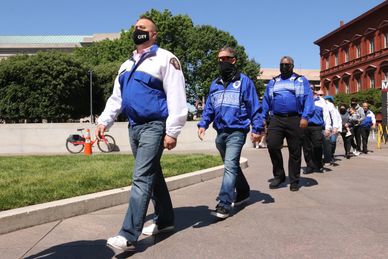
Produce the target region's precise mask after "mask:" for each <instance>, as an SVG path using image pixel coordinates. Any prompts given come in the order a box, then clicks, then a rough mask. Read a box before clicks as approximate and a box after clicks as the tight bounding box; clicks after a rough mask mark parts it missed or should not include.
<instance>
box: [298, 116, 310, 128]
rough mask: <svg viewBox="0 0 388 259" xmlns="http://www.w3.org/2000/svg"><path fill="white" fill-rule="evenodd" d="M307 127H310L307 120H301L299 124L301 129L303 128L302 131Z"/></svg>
mask: <svg viewBox="0 0 388 259" xmlns="http://www.w3.org/2000/svg"><path fill="white" fill-rule="evenodd" d="M307 125H308V121H307V120H306V119H303V118H302V119H300V122H299V127H301V128H302V129H304V128H307Z"/></svg>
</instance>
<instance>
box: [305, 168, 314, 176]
mask: <svg viewBox="0 0 388 259" xmlns="http://www.w3.org/2000/svg"><path fill="white" fill-rule="evenodd" d="M313 172H314V169H313V168H311V167H306V169H305V170H304V171H303V173H304V174H311V173H313Z"/></svg>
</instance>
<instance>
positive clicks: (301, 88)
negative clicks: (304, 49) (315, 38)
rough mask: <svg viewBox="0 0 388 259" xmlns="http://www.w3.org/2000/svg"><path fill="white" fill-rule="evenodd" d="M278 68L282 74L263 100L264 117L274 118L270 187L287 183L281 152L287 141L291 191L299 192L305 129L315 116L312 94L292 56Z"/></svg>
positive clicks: (270, 135) (270, 138) (270, 131)
mask: <svg viewBox="0 0 388 259" xmlns="http://www.w3.org/2000/svg"><path fill="white" fill-rule="evenodd" d="M279 67H280V75H279V76H277V77H275V78H273V79H272V80H271V81H269V83H268V84H267V86H266V89H265V94H264V98H263V113H262V114H263V117H265V118H267V116H271V123H270V124H269V127H268V136H267V148H268V152H269V155H270V157H271V162H272V167H273V169H272V173H273V176H274V179H273V180H272V182H271V183H270V184H269V188H270V189H274V188H279V187H280V186H281V184H282V183H283V182H284V181H285V180H286V174H285V171H284V167H283V156H282V151H281V149H282V147H283V141H284V138H286V139H287V144H288V151H289V160H288V175H289V180H290V181H289V182H290V191H298V190H299V179H300V166H301V153H302V138H303V129H304V128H306V127H307V125H308V121H309V119H310V118H311V117H312V116H313V114H314V98H313V91H312V90H311V88H310V84H309V82H308V80H307V79H306V78H305V77H304V76H300V75H298V74H296V73H294V71H293V69H294V60H293V59H292V58H291V57H289V56H284V57H282V58H281V59H280V65H279Z"/></svg>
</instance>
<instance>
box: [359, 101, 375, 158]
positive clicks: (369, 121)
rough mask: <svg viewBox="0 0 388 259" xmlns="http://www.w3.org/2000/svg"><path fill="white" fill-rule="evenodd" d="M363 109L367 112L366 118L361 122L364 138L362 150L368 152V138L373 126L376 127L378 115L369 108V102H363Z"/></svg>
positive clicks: (361, 132)
mask: <svg viewBox="0 0 388 259" xmlns="http://www.w3.org/2000/svg"><path fill="white" fill-rule="evenodd" d="M362 109H364V112H365V118H364V120H362V122H361V123H360V135H361V140H362V152H363V153H364V154H368V139H369V133H370V129H371V128H373V129H374V128H375V127H376V117H375V115H374V113H373V112H372V111H371V110H369V104H368V103H367V102H364V103H362Z"/></svg>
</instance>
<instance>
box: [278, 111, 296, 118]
mask: <svg viewBox="0 0 388 259" xmlns="http://www.w3.org/2000/svg"><path fill="white" fill-rule="evenodd" d="M274 115H275V116H279V117H296V116H299V113H297V112H292V113H274Z"/></svg>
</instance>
